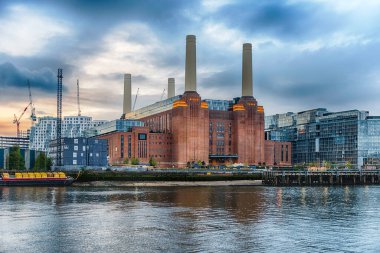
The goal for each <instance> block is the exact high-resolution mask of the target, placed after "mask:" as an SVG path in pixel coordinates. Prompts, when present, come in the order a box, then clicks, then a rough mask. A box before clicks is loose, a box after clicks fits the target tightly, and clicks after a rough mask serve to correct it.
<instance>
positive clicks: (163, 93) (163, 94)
mask: <svg viewBox="0 0 380 253" xmlns="http://www.w3.org/2000/svg"><path fill="white" fill-rule="evenodd" d="M164 96H165V89H164V91H163V92H162V94H161V99H160V101H162V99H163V98H164Z"/></svg>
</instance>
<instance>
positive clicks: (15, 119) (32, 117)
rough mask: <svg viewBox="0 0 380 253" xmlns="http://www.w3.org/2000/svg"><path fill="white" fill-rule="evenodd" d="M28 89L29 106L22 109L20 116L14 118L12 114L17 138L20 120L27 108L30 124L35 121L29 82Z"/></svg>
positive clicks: (19, 135) (19, 134) (19, 133)
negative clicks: (29, 114)
mask: <svg viewBox="0 0 380 253" xmlns="http://www.w3.org/2000/svg"><path fill="white" fill-rule="evenodd" d="M28 89H29V104H28V105H27V106H26V107H25V108H24V110H23V111H22V113H21V114H20V116H18V117H17V116H16V114H14V118H13V124H16V128H17V137H21V132H20V123H21V119H22V117H23V116H24V114H25V112H26V111H27V110H28V108H29V107H31V112H32V113H31V116H30V118H31V120H32V124H33V122H34V121H36V115H35V109H34V106H33V101H32V92H31V89H30V83H29V80H28Z"/></svg>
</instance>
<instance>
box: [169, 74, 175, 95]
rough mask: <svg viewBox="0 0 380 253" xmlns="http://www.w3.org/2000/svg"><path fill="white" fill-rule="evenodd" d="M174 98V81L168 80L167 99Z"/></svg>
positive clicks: (172, 79)
mask: <svg viewBox="0 0 380 253" xmlns="http://www.w3.org/2000/svg"><path fill="white" fill-rule="evenodd" d="M174 96H175V79H174V78H168V98H172V97H174Z"/></svg>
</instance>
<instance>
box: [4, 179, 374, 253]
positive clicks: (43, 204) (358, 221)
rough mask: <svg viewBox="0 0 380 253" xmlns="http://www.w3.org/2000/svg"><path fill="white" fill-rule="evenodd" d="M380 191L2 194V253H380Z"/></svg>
mask: <svg viewBox="0 0 380 253" xmlns="http://www.w3.org/2000/svg"><path fill="white" fill-rule="evenodd" d="M379 200H380V187H379V186H356V187H282V188H280V187H263V186H253V187H252V186H251V187H247V186H240V187H239V186H233V187H232V186H229V187H226V186H224V187H145V188H144V187H136V188H134V187H131V188H127V187H124V188H122V187H120V188H106V187H67V188H49V187H36V188H28V187H24V188H22V187H12V188H7V187H0V204H1V206H0V252H380V203H379Z"/></svg>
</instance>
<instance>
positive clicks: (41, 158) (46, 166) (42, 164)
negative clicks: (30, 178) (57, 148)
mask: <svg viewBox="0 0 380 253" xmlns="http://www.w3.org/2000/svg"><path fill="white" fill-rule="evenodd" d="M51 165H52V160H51V158H50V157H47V156H46V154H45V153H44V152H41V153H39V154H38V156H37V158H36V162H35V163H34V167H33V170H41V171H46V170H50V167H51Z"/></svg>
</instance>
